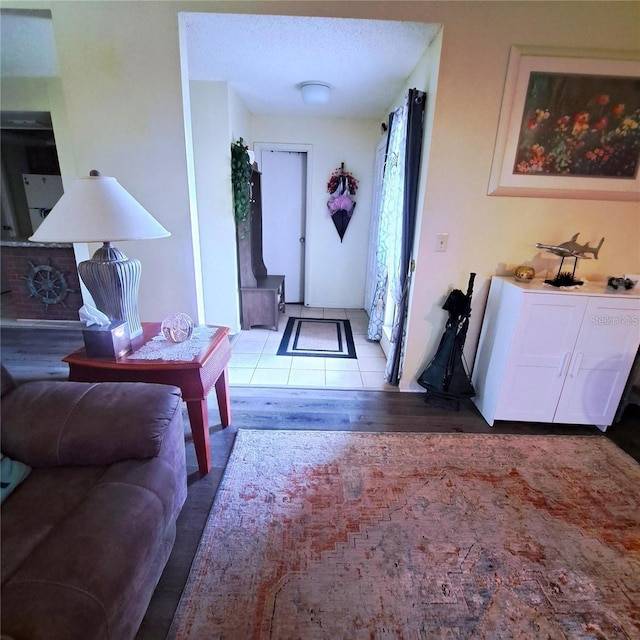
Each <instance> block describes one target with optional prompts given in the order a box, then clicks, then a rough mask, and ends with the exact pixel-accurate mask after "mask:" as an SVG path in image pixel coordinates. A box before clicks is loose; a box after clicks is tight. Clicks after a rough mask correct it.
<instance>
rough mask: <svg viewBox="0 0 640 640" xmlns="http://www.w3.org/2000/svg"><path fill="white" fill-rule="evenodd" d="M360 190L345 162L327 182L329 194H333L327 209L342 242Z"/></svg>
mask: <svg viewBox="0 0 640 640" xmlns="http://www.w3.org/2000/svg"><path fill="white" fill-rule="evenodd" d="M357 190H358V180H356V178H354V177H353V175H352V174H351V173H350V172H349V171H346V170H345V168H344V162H343V163H342V164H341V165H340V167H339V168H338V169H336V170H335V171H334V172H333V173H332V174H331V176H330V177H329V181H328V182H327V192H328V193H330V194H331V197H330V198H329V201H328V202H327V207H328V208H329V215H330V216H331V219H332V220H333V224H334V226H335V228H336V231H337V232H338V235H339V236H340V242H342V239H343V238H344V234H345V232H346V230H347V227H348V226H349V222H350V221H351V218H352V216H353V210H354V208H355V206H356V203H355V201H354V200H353V196H354V195H355V193H356V191H357Z"/></svg>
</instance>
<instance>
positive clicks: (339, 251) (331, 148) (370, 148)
mask: <svg viewBox="0 0 640 640" xmlns="http://www.w3.org/2000/svg"><path fill="white" fill-rule="evenodd" d="M252 123H253V124H252V128H253V139H254V142H259V143H267V144H268V143H272V144H273V143H299V144H308V145H311V146H312V151H311V160H312V169H311V171H312V182H311V207H310V210H309V211H307V218H306V230H307V233H306V243H305V251H306V252H307V256H306V259H307V266H308V274H307V282H308V287H307V290H306V291H305V303H306V304H307V305H309V306H312V307H325V306H326V307H334V308H336V307H343V308H344V307H347V308H362V306H363V304H364V286H365V266H366V264H367V251H368V246H369V223H370V219H371V195H372V193H371V192H372V189H373V166H374V156H375V148H376V144H377V142H378V138H379V130H380V122H379V121H378V120H355V119H347V118H314V119H311V118H275V117H254V118H253V119H252ZM342 162H344V163H345V169H346V170H347V171H350V172H352V173H353V175H354V176H355V177H356V178H357V179H358V180H359V184H358V192H357V193H356V194H355V197H354V200H355V202H356V207H355V209H354V214H353V217H352V218H351V222H350V223H349V228H348V229H347V232H346V233H345V235H344V239H343V241H342V242H340V237H339V236H338V234H337V232H336V229H335V226H334V224H333V221H332V220H331V217H330V216H329V210H328V208H327V201H328V200H329V194H328V193H327V182H328V180H329V176H330V175H331V174H332V173H333V172H334V171H335V170H336V169H337V168H338V167H340V164H341V163H342ZM283 195H285V194H283ZM265 232H266V231H265ZM267 266H268V265H267Z"/></svg>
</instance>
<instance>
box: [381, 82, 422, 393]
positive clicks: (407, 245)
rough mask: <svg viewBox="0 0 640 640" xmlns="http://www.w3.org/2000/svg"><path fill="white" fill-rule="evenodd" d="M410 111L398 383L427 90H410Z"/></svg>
mask: <svg viewBox="0 0 640 640" xmlns="http://www.w3.org/2000/svg"><path fill="white" fill-rule="evenodd" d="M408 106H409V112H408V115H407V146H406V153H405V168H404V177H405V188H404V202H403V208H402V247H401V251H402V253H401V262H400V265H401V266H400V269H401V271H400V280H401V282H402V299H401V301H400V304H399V305H398V307H397V310H396V321H395V322H394V325H393V340H392V342H393V343H394V344H395V349H394V353H393V355H392V361H391V363H389V364H388V367H387V372H388V374H389V375H388V382H389V383H390V384H393V385H396V386H397V385H398V384H399V382H400V376H401V374H402V361H403V360H404V358H403V354H404V334H405V324H406V319H407V300H408V292H409V284H410V279H411V271H410V263H411V258H412V249H413V240H414V235H415V228H416V206H417V202H418V185H419V182H420V156H421V155H422V134H423V130H424V113H425V106H426V94H425V93H424V91H418V90H417V89H409V97H408Z"/></svg>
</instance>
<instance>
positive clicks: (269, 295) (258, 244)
mask: <svg viewBox="0 0 640 640" xmlns="http://www.w3.org/2000/svg"><path fill="white" fill-rule="evenodd" d="M237 241H238V271H239V279H240V309H241V313H240V325H241V327H242V329H244V330H247V329H251V327H255V326H266V327H269V328H270V329H273V330H274V331H277V330H278V319H279V315H280V313H284V276H278V275H269V274H268V273H267V268H266V266H265V264H264V259H263V256H262V193H261V188H260V172H259V171H258V170H257V169H255V168H254V169H253V171H252V172H251V218H250V221H249V225H248V227H247V228H244V229H239V230H238V236H237Z"/></svg>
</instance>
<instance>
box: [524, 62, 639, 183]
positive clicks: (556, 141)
mask: <svg viewBox="0 0 640 640" xmlns="http://www.w3.org/2000/svg"><path fill="white" fill-rule="evenodd" d="M639 162H640V79H639V78H628V77H615V76H595V75H580V74H562V73H546V72H535V71H532V72H531V74H530V76H529V83H528V87H527V92H526V98H525V103H524V110H523V116H522V122H521V126H520V132H519V137H518V144H517V148H516V155H515V161H514V166H513V174H515V175H531V174H533V175H549V176H589V177H608V178H621V179H624V178H627V179H634V178H635V177H636V176H637V173H638V164H639Z"/></svg>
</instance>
